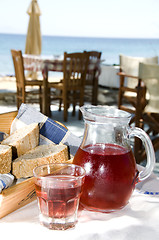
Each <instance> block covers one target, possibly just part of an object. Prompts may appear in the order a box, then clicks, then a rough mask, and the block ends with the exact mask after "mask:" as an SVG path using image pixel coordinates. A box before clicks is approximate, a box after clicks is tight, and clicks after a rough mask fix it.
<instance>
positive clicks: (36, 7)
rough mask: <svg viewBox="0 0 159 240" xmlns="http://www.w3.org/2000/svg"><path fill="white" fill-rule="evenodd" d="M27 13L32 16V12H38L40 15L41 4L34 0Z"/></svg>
mask: <svg viewBox="0 0 159 240" xmlns="http://www.w3.org/2000/svg"><path fill="white" fill-rule="evenodd" d="M27 13H28V14H29V15H30V16H31V14H36V15H38V16H40V15H41V11H40V8H39V5H38V3H37V0H32V1H31V3H30V5H29V7H28V10H27Z"/></svg>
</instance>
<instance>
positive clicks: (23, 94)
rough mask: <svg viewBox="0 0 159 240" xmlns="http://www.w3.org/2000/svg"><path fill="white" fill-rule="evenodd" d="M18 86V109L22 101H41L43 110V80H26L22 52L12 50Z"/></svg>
mask: <svg viewBox="0 0 159 240" xmlns="http://www.w3.org/2000/svg"><path fill="white" fill-rule="evenodd" d="M11 54H12V59H13V64H14V70H15V77H16V86H17V93H16V94H17V109H19V107H20V105H21V103H39V104H40V111H41V112H42V85H43V81H42V80H26V78H25V73H24V64H23V57H22V52H21V51H17V50H11Z"/></svg>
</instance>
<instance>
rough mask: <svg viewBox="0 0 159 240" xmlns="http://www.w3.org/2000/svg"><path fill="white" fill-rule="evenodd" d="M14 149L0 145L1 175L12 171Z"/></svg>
mask: <svg viewBox="0 0 159 240" xmlns="http://www.w3.org/2000/svg"><path fill="white" fill-rule="evenodd" d="M11 162H12V148H11V147H10V146H7V145H0V173H1V174H4V173H9V172H10V171H11Z"/></svg>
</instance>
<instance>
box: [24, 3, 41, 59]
mask: <svg viewBox="0 0 159 240" xmlns="http://www.w3.org/2000/svg"><path fill="white" fill-rule="evenodd" d="M27 13H28V14H29V16H30V20H29V25H28V32H27V38H26V46H25V53H26V54H35V55H40V54H41V31H40V20H39V16H40V15H41V12H40V8H39V5H38V3H37V0H32V1H31V3H30V5H29V8H28V11H27Z"/></svg>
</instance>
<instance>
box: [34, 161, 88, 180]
mask: <svg viewBox="0 0 159 240" xmlns="http://www.w3.org/2000/svg"><path fill="white" fill-rule="evenodd" d="M60 165H61V166H65V167H74V168H75V167H76V168H79V169H81V170H82V174H81V175H79V176H74V175H68V176H70V177H71V176H72V177H74V178H75V179H80V178H81V179H82V178H83V177H85V175H86V171H85V169H84V168H83V167H81V166H79V165H76V164H73V163H47V164H42V165H39V166H37V167H35V168H34V169H33V176H34V177H35V178H40V179H46V178H47V179H50V180H56V181H65V182H66V181H72V178H71V179H58V178H56V179H55V178H52V177H50V176H46V175H45V176H40V175H38V174H37V173H36V170H37V169H40V168H45V167H46V168H48V167H49V166H60ZM62 175H63V174H61V176H62ZM55 177H56V175H55Z"/></svg>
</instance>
